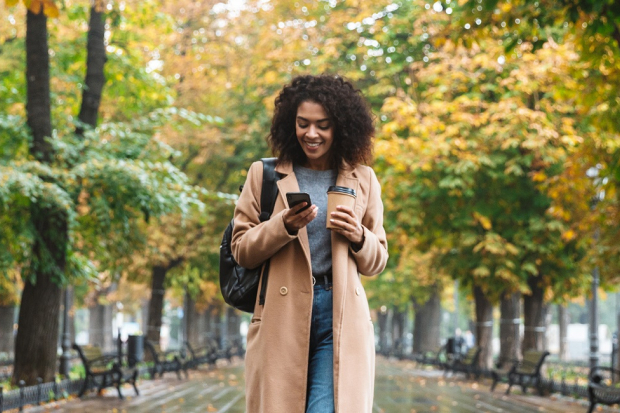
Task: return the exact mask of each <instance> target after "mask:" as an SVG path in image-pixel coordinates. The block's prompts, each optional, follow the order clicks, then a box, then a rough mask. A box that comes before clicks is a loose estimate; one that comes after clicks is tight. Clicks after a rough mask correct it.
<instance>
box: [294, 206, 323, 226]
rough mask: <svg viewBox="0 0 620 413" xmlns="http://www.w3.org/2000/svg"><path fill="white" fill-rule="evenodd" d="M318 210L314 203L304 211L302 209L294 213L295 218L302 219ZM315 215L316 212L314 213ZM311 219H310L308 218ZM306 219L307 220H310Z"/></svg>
mask: <svg viewBox="0 0 620 413" xmlns="http://www.w3.org/2000/svg"><path fill="white" fill-rule="evenodd" d="M318 210H319V207H317V206H316V205H312V206H311V207H310V208H308V209H306V210H305V211H302V212H300V213H298V214H296V215H295V218H298V219H300V220H304V219H306V218H307V217H308V216H309V215H311V214H313V213H316V211H318ZM315 215H316V214H315ZM310 221H312V220H310ZM310 221H308V222H310Z"/></svg>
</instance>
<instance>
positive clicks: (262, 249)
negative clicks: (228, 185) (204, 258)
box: [231, 162, 297, 268]
mask: <svg viewBox="0 0 620 413" xmlns="http://www.w3.org/2000/svg"><path fill="white" fill-rule="evenodd" d="M262 181H263V163H262V162H254V163H253V164H252V166H251V167H250V170H249V171H248V176H247V179H246V181H245V185H244V186H243V191H241V195H240V196H239V200H238V201H237V206H236V207H235V214H234V220H235V224H234V228H233V233H232V245H231V247H232V253H233V257H234V258H235V260H236V261H237V263H239V265H241V266H242V267H245V268H256V267H258V266H260V265H261V264H262V263H263V262H265V261H266V260H268V259H269V258H271V256H272V255H274V254H275V253H276V252H278V251H279V250H280V248H282V247H283V246H284V245H286V244H287V243H289V242H290V241H291V240H293V239H295V238H297V235H290V234H289V233H288V231H287V230H286V227H285V226H284V219H283V214H284V211H280V212H279V213H277V214H275V215H272V216H271V219H269V220H268V221H265V222H262V223H261V222H260V219H259V215H260V196H261V191H262Z"/></svg>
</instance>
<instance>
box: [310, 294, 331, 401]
mask: <svg viewBox="0 0 620 413" xmlns="http://www.w3.org/2000/svg"><path fill="white" fill-rule="evenodd" d="M332 295H333V294H332V285H331V284H328V285H327V286H326V285H315V286H314V301H313V303H312V325H311V328H310V355H309V360H308V389H307V399H306V400H307V405H306V413H333V412H334V335H333V329H332V318H333V305H332Z"/></svg>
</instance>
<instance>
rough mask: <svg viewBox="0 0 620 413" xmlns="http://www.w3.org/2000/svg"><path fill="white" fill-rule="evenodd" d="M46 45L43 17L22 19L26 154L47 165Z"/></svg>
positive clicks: (49, 121)
mask: <svg viewBox="0 0 620 413" xmlns="http://www.w3.org/2000/svg"><path fill="white" fill-rule="evenodd" d="M49 66H50V62H49V50H48V45H47V17H46V16H45V14H44V13H39V14H34V13H33V12H31V11H30V10H28V12H27V16H26V81H27V89H28V90H27V95H28V97H27V102H26V113H27V116H28V121H27V122H28V126H29V127H30V131H31V132H32V145H31V147H30V153H31V154H32V155H33V156H34V157H35V159H37V160H38V161H41V162H45V163H49V162H50V161H51V160H52V158H53V149H52V145H51V142H49V141H48V140H47V138H50V137H51V136H52V113H51V107H50V70H49Z"/></svg>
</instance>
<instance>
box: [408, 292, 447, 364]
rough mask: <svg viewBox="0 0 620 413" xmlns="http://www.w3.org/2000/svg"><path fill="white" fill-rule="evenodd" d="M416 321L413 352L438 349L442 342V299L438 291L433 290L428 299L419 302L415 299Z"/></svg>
mask: <svg viewBox="0 0 620 413" xmlns="http://www.w3.org/2000/svg"><path fill="white" fill-rule="evenodd" d="M413 309H414V311H415V322H414V325H413V352H414V353H416V354H419V353H424V352H427V351H437V348H439V346H440V343H441V336H440V330H439V327H440V324H441V299H440V297H439V292H438V291H436V290H435V291H433V293H432V294H431V296H430V298H429V299H428V301H426V302H425V303H424V304H419V303H418V302H417V301H416V300H415V299H414V300H413Z"/></svg>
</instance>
